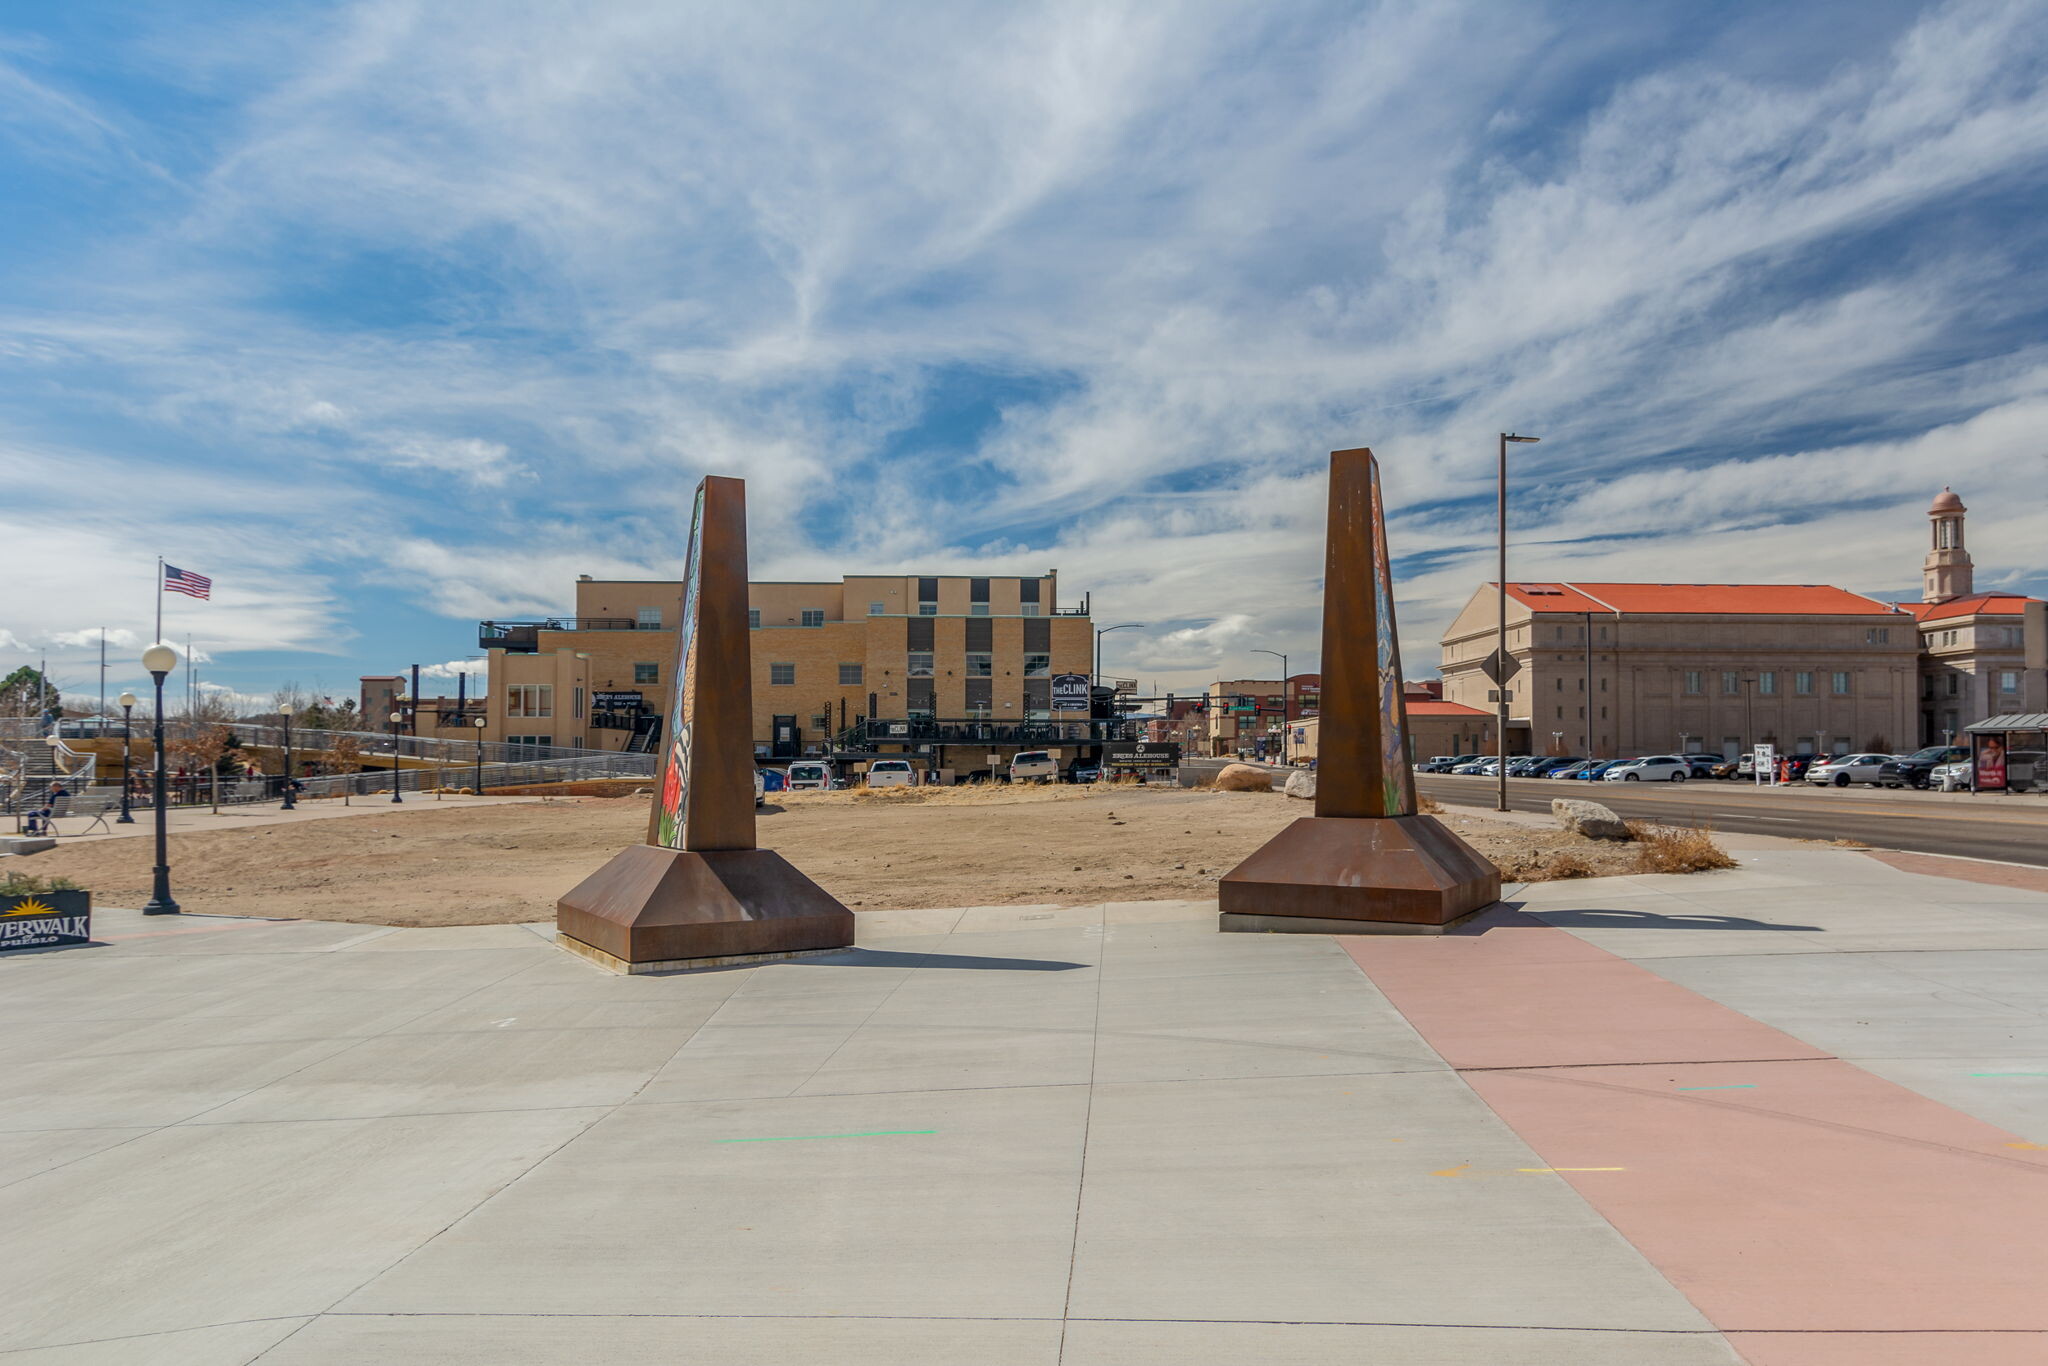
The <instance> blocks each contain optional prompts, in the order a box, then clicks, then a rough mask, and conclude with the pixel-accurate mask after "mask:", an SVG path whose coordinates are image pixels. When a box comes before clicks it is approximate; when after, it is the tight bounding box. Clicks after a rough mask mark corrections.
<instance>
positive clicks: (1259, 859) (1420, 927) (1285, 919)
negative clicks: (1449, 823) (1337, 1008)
mask: <svg viewBox="0 0 2048 1366" xmlns="http://www.w3.org/2000/svg"><path fill="white" fill-rule="evenodd" d="M1217 894H1218V900H1219V902H1220V909H1221V911H1222V916H1221V918H1220V920H1219V922H1218V928H1219V929H1223V930H1237V931H1247V930H1248V931H1258V932H1275V931H1277V932H1281V933H1292V934H1442V933H1443V932H1444V931H1445V930H1448V929H1453V928H1455V927H1456V926H1457V925H1459V924H1460V923H1462V922H1463V921H1465V920H1468V919H1470V918H1471V917H1472V916H1474V915H1477V914H1478V913H1479V912H1480V911H1482V910H1484V909H1485V908H1486V907H1488V906H1490V905H1492V904H1493V903H1494V902H1496V901H1498V900H1500V869H1498V868H1496V867H1494V865H1493V863H1492V862H1491V861H1490V860H1488V859H1487V858H1486V857H1485V856H1483V855H1481V854H1480V853H1478V852H1477V851H1476V850H1474V849H1473V848H1472V846H1471V845H1469V844H1467V843H1465V841H1463V840H1462V839H1459V838H1458V837H1457V836H1456V835H1455V834H1452V833H1451V832H1450V831H1449V830H1447V829H1445V828H1444V827H1443V826H1442V825H1440V824H1439V823H1438V822H1437V820H1436V818H1435V817H1433V816H1370V817H1346V816H1303V817H1302V818H1300V819H1299V820H1297V821H1295V822H1294V823H1293V824H1292V825H1289V826H1287V827H1286V828H1284V829H1283V830H1281V831H1280V833H1279V834H1277V835H1275V836H1274V837H1273V838H1272V839H1271V840H1268V841H1267V842H1266V843H1265V845H1263V846H1262V847H1261V848H1259V849H1258V850H1256V851H1255V852H1253V853H1252V855H1251V856H1250V857H1249V858H1247V859H1245V861H1244V862H1242V863H1240V864H1238V865H1237V867H1235V868H1233V869H1231V870H1230V872H1229V873H1227V874H1225V875H1224V878H1223V880H1222V882H1221V883H1219V884H1218V888H1217Z"/></svg>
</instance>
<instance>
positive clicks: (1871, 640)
mask: <svg viewBox="0 0 2048 1366" xmlns="http://www.w3.org/2000/svg"><path fill="white" fill-rule="evenodd" d="M1863 643H1864V644H1865V645H1889V644H1891V643H1892V628H1891V627H1889V626H1873V627H1871V628H1870V629H1869V630H1867V631H1865V632H1864V633H1863Z"/></svg>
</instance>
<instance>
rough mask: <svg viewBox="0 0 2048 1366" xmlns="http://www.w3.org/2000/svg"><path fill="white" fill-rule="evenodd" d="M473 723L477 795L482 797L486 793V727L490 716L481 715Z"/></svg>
mask: <svg viewBox="0 0 2048 1366" xmlns="http://www.w3.org/2000/svg"><path fill="white" fill-rule="evenodd" d="M473 724H474V725H475V726H476V795H477V796H479V797H481V796H483V795H484V727H485V726H487V725H489V724H490V718H489V717H486V716H479V717H477V718H476V720H475V722H474V723H473Z"/></svg>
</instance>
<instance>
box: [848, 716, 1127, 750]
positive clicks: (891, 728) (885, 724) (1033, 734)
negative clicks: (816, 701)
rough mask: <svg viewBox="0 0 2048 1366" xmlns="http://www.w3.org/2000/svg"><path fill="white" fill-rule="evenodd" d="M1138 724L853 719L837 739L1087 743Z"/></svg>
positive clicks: (1119, 735)
mask: <svg viewBox="0 0 2048 1366" xmlns="http://www.w3.org/2000/svg"><path fill="white" fill-rule="evenodd" d="M1138 729H1139V723H1138V722H1135V721H1120V720H1106V719H1097V720H1092V721H991V720H984V719H982V718H980V717H965V718H958V719H952V718H946V719H941V718H935V717H907V718H906V717H879V718H876V719H873V720H867V719H863V720H860V721H856V722H854V723H853V724H852V725H850V726H848V727H847V728H846V729H845V730H843V731H841V732H839V734H838V735H837V736H835V737H834V743H835V744H836V746H837V747H838V748H840V749H859V750H865V749H870V748H872V747H874V746H875V745H878V744H881V745H906V744H911V745H927V744H930V745H978V744H989V745H1027V746H1028V745H1088V744H1100V743H1102V742H1103V741H1105V740H1135V739H1137V738H1138Z"/></svg>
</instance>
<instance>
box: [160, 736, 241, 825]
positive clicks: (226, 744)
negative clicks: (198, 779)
mask: <svg viewBox="0 0 2048 1366" xmlns="http://www.w3.org/2000/svg"><path fill="white" fill-rule="evenodd" d="M234 741H235V733H234V732H233V731H231V730H229V729H228V728H227V727H226V726H223V725H218V724H216V725H210V726H198V727H195V728H193V729H192V730H190V731H188V732H187V733H186V734H185V735H183V736H181V737H180V738H178V739H176V740H173V741H171V742H170V749H171V753H173V754H175V755H177V756H178V757H179V758H180V759H182V760H184V761H185V762H186V763H188V764H192V765H194V766H198V765H201V764H203V765H205V767H206V774H207V780H208V782H209V784H210V790H211V793H212V801H213V813H214V814H215V815H216V816H217V815H219V814H220V763H221V759H222V758H223V757H225V756H226V754H227V752H228V751H229V750H230V749H232V748H234Z"/></svg>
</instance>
